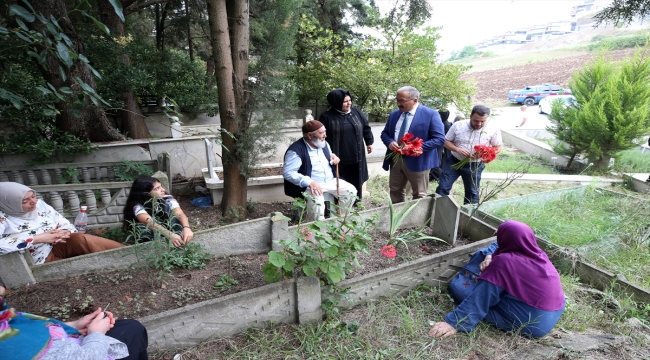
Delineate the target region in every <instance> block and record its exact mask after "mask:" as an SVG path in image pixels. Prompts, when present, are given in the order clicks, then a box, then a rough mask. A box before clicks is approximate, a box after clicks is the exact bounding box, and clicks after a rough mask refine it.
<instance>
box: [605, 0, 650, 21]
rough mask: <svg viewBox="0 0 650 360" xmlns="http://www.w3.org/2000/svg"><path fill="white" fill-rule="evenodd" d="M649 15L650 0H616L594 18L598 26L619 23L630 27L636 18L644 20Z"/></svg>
mask: <svg viewBox="0 0 650 360" xmlns="http://www.w3.org/2000/svg"><path fill="white" fill-rule="evenodd" d="M648 15H650V0H614V1H612V3H611V4H610V5H609V6H608V7H606V8H604V9H603V10H602V11H600V12H599V13H598V14H596V16H594V18H596V26H600V25H601V24H603V23H604V24H608V23H614V24H617V23H619V22H620V23H623V24H628V25H629V24H630V23H631V22H632V21H634V19H635V18H639V19H640V20H643V19H644V18H645V17H646V16H648Z"/></svg>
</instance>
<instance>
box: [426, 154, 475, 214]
mask: <svg viewBox="0 0 650 360" xmlns="http://www.w3.org/2000/svg"><path fill="white" fill-rule="evenodd" d="M447 160H448V161H445V165H444V167H443V168H442V176H440V181H439V182H438V187H437V188H436V194H438V195H440V196H447V195H449V191H451V187H452V186H454V183H455V182H456V180H458V177H459V176H460V177H461V178H462V179H463V186H465V199H464V200H463V204H469V203H472V204H476V203H478V189H479V187H480V185H481V173H483V169H485V164H484V163H483V162H469V163H467V164H466V165H465V166H463V167H461V168H460V169H458V170H456V169H454V168H452V167H451V166H452V165H455V164H457V163H459V162H460V160H458V159H456V157H454V156H453V155H452V156H449V158H448V159H447Z"/></svg>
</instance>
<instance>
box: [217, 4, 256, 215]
mask: <svg viewBox="0 0 650 360" xmlns="http://www.w3.org/2000/svg"><path fill="white" fill-rule="evenodd" d="M226 3H228V5H226ZM208 19H209V22H210V38H211V42H212V54H213V57H214V59H215V77H216V79H217V88H218V91H219V115H220V116H221V126H222V127H223V128H224V129H225V130H227V131H229V132H230V133H232V134H234V135H235V137H236V136H237V134H238V133H240V131H245V130H246V129H245V128H242V127H241V126H240V122H239V121H238V120H239V119H240V118H242V116H244V115H245V111H244V109H245V104H246V102H245V101H246V86H245V85H246V80H247V77H248V2H247V1H246V0H230V1H228V2H226V0H208ZM229 25H230V26H229ZM229 30H230V31H229ZM231 49H232V50H231ZM222 140H223V145H224V146H225V148H227V149H228V151H224V152H223V155H222V159H223V167H224V187H223V189H224V191H223V198H222V200H221V210H222V212H223V213H224V214H229V215H230V214H232V215H240V216H241V215H243V214H244V212H245V209H246V195H247V189H246V178H245V177H244V176H243V175H242V163H241V157H240V156H239V151H242V150H241V149H237V144H236V141H235V139H234V138H232V137H231V136H229V135H228V134H226V133H223V139H222ZM251 150H252V149H247V151H251Z"/></svg>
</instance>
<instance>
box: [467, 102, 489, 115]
mask: <svg viewBox="0 0 650 360" xmlns="http://www.w3.org/2000/svg"><path fill="white" fill-rule="evenodd" d="M474 114H477V115H478V116H485V115H488V116H489V115H490V108H489V107H487V106H485V105H475V106H474V107H473V108H472V113H471V114H469V116H472V115H474Z"/></svg>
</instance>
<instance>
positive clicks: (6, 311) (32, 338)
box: [0, 286, 148, 360]
mask: <svg viewBox="0 0 650 360" xmlns="http://www.w3.org/2000/svg"><path fill="white" fill-rule="evenodd" d="M4 292H5V288H3V287H2V286H0V354H2V358H3V359H13V360H23V359H25V360H27V359H40V360H57V359H61V360H64V359H65V360H70V359H95V360H101V359H126V360H146V359H148V356H147V344H148V339H147V329H145V328H144V326H142V324H140V323H139V322H138V321H136V320H130V319H128V320H117V321H115V319H114V318H113V314H112V313H110V312H109V311H106V312H102V309H101V308H100V309H97V310H95V312H93V313H92V314H89V315H86V316H84V317H82V318H81V319H78V320H77V321H70V322H66V323H64V322H61V321H59V320H56V319H49V318H46V317H43V316H38V315H32V314H29V313H24V312H19V311H16V310H15V309H14V308H12V307H9V306H8V305H7V304H6V303H5V299H4Z"/></svg>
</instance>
